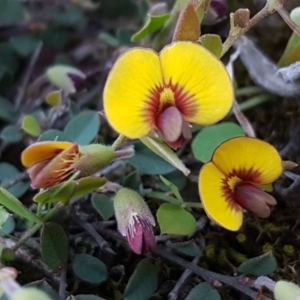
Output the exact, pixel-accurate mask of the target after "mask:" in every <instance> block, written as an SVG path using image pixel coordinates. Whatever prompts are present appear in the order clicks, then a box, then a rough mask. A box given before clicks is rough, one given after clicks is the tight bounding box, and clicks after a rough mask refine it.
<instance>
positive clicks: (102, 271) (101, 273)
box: [73, 253, 108, 284]
mask: <svg viewBox="0 0 300 300" xmlns="http://www.w3.org/2000/svg"><path fill="white" fill-rule="evenodd" d="M73 271H74V273H75V274H76V276H77V277H78V278H79V279H81V280H83V281H85V282H89V283H92V284H100V283H102V282H104V281H105V280H106V279H107V276H108V274H107V269H106V266H105V264H104V263H103V262H102V261H101V260H99V259H98V258H96V257H94V256H91V255H89V254H84V253H83V254H77V255H76V256H75V260H74V263H73Z"/></svg>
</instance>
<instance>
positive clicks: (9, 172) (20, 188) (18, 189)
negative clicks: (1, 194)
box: [0, 162, 30, 198]
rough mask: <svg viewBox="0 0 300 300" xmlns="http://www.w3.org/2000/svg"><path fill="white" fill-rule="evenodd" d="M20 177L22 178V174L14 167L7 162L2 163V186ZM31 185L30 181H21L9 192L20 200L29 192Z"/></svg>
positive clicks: (0, 169)
mask: <svg viewBox="0 0 300 300" xmlns="http://www.w3.org/2000/svg"><path fill="white" fill-rule="evenodd" d="M19 176H21V173H20V171H19V170H18V169H17V168H16V167H15V166H14V165H11V164H9V163H6V162H4V163H0V183H1V185H2V186H5V185H6V184H8V183H9V182H11V181H12V180H15V179H16V178H18V177H19ZM29 185H30V182H29V181H28V180H26V181H19V182H17V183H16V184H14V185H13V186H12V187H10V188H9V189H8V191H9V192H10V193H11V194H13V195H14V196H15V197H17V198H20V197H21V196H23V195H24V194H25V193H26V192H27V190H28V188H29Z"/></svg>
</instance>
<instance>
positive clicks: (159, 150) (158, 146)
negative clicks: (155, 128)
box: [140, 136, 190, 176]
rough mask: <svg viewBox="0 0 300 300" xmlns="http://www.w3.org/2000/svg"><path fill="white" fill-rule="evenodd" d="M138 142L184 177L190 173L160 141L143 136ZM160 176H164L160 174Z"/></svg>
mask: <svg viewBox="0 0 300 300" xmlns="http://www.w3.org/2000/svg"><path fill="white" fill-rule="evenodd" d="M140 140H141V141H142V142H143V143H144V144H145V145H146V146H147V147H148V148H149V149H151V150H152V151H153V152H154V153H155V154H156V155H158V156H160V157H162V158H163V159H164V160H166V161H167V162H168V163H169V164H171V165H172V166H174V167H175V168H177V169H178V170H180V171H181V172H182V173H183V174H184V175H186V176H187V175H188V174H189V173H190V170H189V169H188V168H187V167H186V166H185V165H184V163H183V162H182V161H181V159H180V158H179V157H178V156H177V154H176V153H175V152H174V151H173V150H172V149H171V148H170V147H169V146H168V145H167V144H166V143H164V142H163V141H161V140H160V139H157V138H154V137H152V136H145V137H142V138H141V139H140ZM169 172H171V171H169ZM169 172H168V173H169ZM160 175H164V174H163V173H160Z"/></svg>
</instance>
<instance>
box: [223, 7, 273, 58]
mask: <svg viewBox="0 0 300 300" xmlns="http://www.w3.org/2000/svg"><path fill="white" fill-rule="evenodd" d="M271 13H273V12H270V11H269V10H268V7H267V6H265V7H264V8H263V9H262V10H260V11H259V12H258V13H257V14H256V15H255V16H254V17H253V18H252V19H250V21H249V23H248V26H247V27H245V28H240V30H239V31H238V32H237V33H236V34H234V35H233V34H232V32H230V33H229V36H228V38H227V39H226V40H225V42H224V43H223V50H222V55H221V57H222V56H223V55H224V54H225V53H226V52H227V51H228V50H229V49H230V48H231V46H232V45H233V44H234V43H235V42H236V40H238V39H239V38H240V37H241V36H242V35H244V34H245V33H246V32H247V31H248V30H249V29H250V28H251V27H253V26H254V25H256V24H257V23H258V22H259V21H261V20H262V19H263V18H265V17H267V16H268V15H270V14H271ZM235 28H236V27H234V28H233V29H235Z"/></svg>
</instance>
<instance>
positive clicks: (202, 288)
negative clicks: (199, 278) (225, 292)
mask: <svg viewBox="0 0 300 300" xmlns="http://www.w3.org/2000/svg"><path fill="white" fill-rule="evenodd" d="M199 299H201V300H221V296H220V294H219V293H218V292H217V290H215V289H214V288H213V287H212V286H211V285H210V284H209V283H207V282H202V283H199V284H198V285H196V286H195V287H194V288H193V289H192V290H191V291H190V293H189V294H188V296H187V297H186V298H185V300H199Z"/></svg>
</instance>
